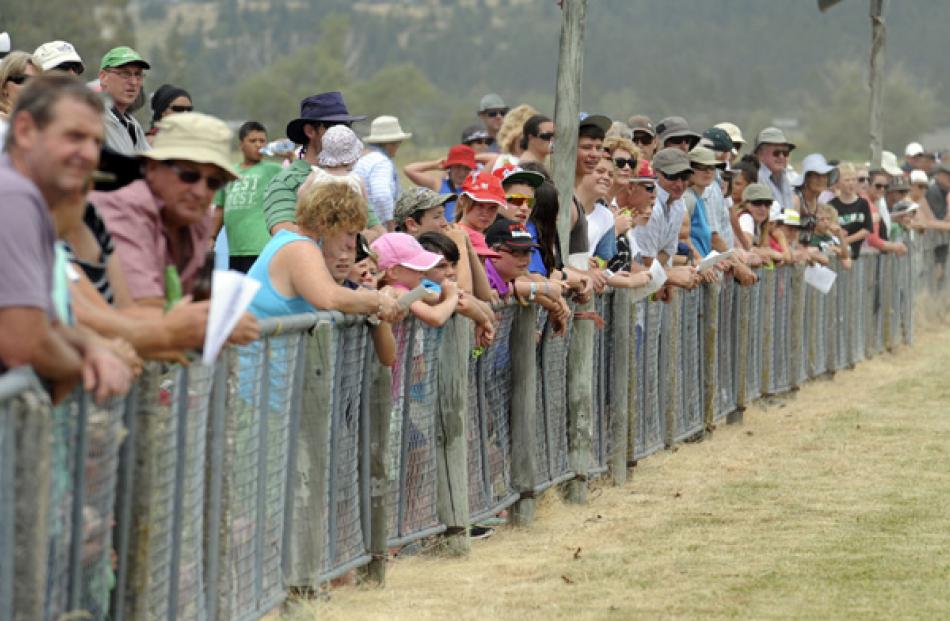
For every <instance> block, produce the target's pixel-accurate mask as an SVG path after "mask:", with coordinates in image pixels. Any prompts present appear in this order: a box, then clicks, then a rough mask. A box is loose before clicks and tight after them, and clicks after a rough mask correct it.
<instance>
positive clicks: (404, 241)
mask: <svg viewBox="0 0 950 621" xmlns="http://www.w3.org/2000/svg"><path fill="white" fill-rule="evenodd" d="M372 250H373V252H375V253H376V256H377V257H378V261H379V268H380V269H381V270H383V276H382V283H381V284H383V285H390V286H392V287H393V288H395V289H401V290H403V291H406V292H409V291H411V290H413V289H415V288H416V287H418V286H419V285H420V284H422V281H423V280H424V279H425V275H426V272H428V271H429V270H431V269H432V268H434V267H435V266H436V265H438V264H439V261H441V260H442V256H441V255H438V254H435V253H434V252H429V251H427V250H426V249H424V248H423V247H422V246H420V245H419V242H418V241H416V238H415V237H413V236H412V235H408V234H406V233H386V234H385V235H383V236H382V237H380V238H379V239H377V240H376V241H374V242H373V244H372ZM437 284H438V285H439V286H440V287H441V293H439V294H436V293H434V292H433V293H430V294H429V295H428V296H426V297H425V298H423V299H422V300H418V301H416V302H413V303H412V304H411V305H410V306H409V311H410V312H411V313H412V314H413V315H415V316H416V317H418V318H419V319H420V320H421V321H423V322H425V323H426V324H428V325H430V326H433V327H439V326H441V325H443V324H445V322H446V321H448V320H449V317H451V316H452V313H454V312H455V308H456V306H458V301H459V293H458V287H457V286H456V284H455V283H454V282H452V281H451V280H444V281H442V282H441V283H437Z"/></svg>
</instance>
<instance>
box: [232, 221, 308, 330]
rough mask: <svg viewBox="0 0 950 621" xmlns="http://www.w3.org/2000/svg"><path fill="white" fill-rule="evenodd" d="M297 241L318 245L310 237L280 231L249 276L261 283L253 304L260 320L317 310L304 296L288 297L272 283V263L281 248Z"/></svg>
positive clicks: (252, 306) (254, 312)
mask: <svg viewBox="0 0 950 621" xmlns="http://www.w3.org/2000/svg"><path fill="white" fill-rule="evenodd" d="M295 241H307V242H310V243H311V244H314V245H316V242H315V241H313V240H312V239H310V238H309V237H304V236H303V235H300V234H298V233H294V232H292V231H287V230H280V231H278V232H277V234H276V235H274V236H273V237H272V238H271V240H270V241H269V242H267V245H266V246H264V249H263V250H262V251H261V254H260V256H259V257H258V258H257V261H255V262H254V265H252V266H251V269H250V270H248V272H247V275H248V276H250V277H251V278H253V279H254V280H256V281H258V282H259V283H261V288H260V289H258V291H257V295H255V296H254V301H253V302H251V308H250V311H251V313H253V314H254V316H255V317H257V318H258V319H265V318H267V317H279V316H282V315H296V314H299V313H312V312H314V311H315V310H316V308H314V306H313V305H312V304H310V302H308V301H307V300H305V299H304V298H303V296H299V295H297V296H294V297H287V296H285V295H283V294H281V293H280V292H279V291H277V290H276V289H274V286H273V285H272V284H271V281H270V262H271V260H272V259H273V258H274V255H275V254H277V251H279V250H280V249H281V248H283V247H284V246H286V245H287V244H289V243H291V242H295Z"/></svg>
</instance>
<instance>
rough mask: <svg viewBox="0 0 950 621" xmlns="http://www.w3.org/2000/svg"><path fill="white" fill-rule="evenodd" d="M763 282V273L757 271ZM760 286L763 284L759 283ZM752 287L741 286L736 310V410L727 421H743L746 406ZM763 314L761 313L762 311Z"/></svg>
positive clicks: (730, 422) (729, 422)
mask: <svg viewBox="0 0 950 621" xmlns="http://www.w3.org/2000/svg"><path fill="white" fill-rule="evenodd" d="M757 275H758V276H759V282H760V283H761V279H762V273H761V271H759V272H757ZM758 286H759V287H761V286H762V285H761V284H759V285H758ZM753 295H754V294H753V291H752V287H739V295H738V296H737V298H736V300H737V303H736V309H735V312H737V313H739V329H738V332H737V334H736V411H735V412H730V413H729V415H728V416H727V417H726V423H728V424H733V423H741V422H742V416H743V413H744V412H745V408H746V393H747V392H748V382H749V355H750V351H749V343H750V341H751V338H750V335H749V323H750V321H749V315H750V313H751V311H752V296H753ZM760 315H761V313H760Z"/></svg>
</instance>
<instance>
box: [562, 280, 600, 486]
mask: <svg viewBox="0 0 950 621" xmlns="http://www.w3.org/2000/svg"><path fill="white" fill-rule="evenodd" d="M593 308H594V301H593V299H591V301H589V302H588V303H587V304H584V305H580V304H579V305H578V306H577V311H578V312H583V311H590V310H593ZM593 375H594V322H593V321H591V320H588V319H583V320H575V321H574V328H573V330H572V331H571V344H570V349H569V350H568V355H567V437H568V451H569V453H568V455H569V463H570V465H571V470H573V471H574V478H573V479H572V480H570V481H568V484H567V500H568V502H572V503H576V504H586V503H587V478H588V472H589V470H590V458H591V433H592V427H591V425H592V424H593V408H594V403H593V399H594V392H593V385H592V383H591V378H592V377H593Z"/></svg>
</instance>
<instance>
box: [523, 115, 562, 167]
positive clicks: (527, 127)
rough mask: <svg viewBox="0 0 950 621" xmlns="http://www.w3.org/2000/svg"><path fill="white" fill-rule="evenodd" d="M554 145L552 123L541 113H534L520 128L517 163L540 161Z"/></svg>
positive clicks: (545, 157) (549, 152) (548, 153)
mask: <svg viewBox="0 0 950 621" xmlns="http://www.w3.org/2000/svg"><path fill="white" fill-rule="evenodd" d="M553 145H554V123H553V122H552V121H551V119H549V118H548V117H546V116H544V115H543V114H535V115H534V116H532V117H531V118H529V119H528V120H527V121H525V123H524V127H523V128H522V129H521V150H522V153H521V159H520V160H519V163H521V164H524V163H527V162H541V163H542V164H543V163H544V161H545V160H546V159H547V157H548V155H550V154H551V148H552V146H553Z"/></svg>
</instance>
